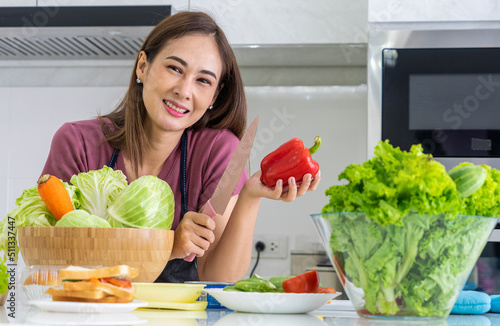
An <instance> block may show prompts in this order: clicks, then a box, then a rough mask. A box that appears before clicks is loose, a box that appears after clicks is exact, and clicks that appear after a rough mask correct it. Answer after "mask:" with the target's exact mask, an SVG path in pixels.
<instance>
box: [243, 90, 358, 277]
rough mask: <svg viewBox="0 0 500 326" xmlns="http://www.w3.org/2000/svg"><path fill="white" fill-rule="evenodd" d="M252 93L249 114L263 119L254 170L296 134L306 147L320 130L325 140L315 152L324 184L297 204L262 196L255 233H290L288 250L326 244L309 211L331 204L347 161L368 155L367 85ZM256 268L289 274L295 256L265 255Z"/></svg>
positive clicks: (261, 272)
mask: <svg viewBox="0 0 500 326" xmlns="http://www.w3.org/2000/svg"><path fill="white" fill-rule="evenodd" d="M247 96H248V104H249V109H250V114H249V116H250V118H251V119H252V118H253V117H254V116H256V115H259V121H260V124H259V131H258V132H257V135H256V139H255V146H254V148H253V152H252V157H251V158H252V160H251V162H250V164H251V166H253V171H256V170H257V169H258V168H259V166H260V161H261V160H262V158H263V157H264V156H265V155H266V154H267V153H269V152H271V151H272V150H274V149H276V148H277V147H278V146H279V145H281V144H282V143H284V142H285V141H287V140H289V139H291V138H293V137H298V138H300V139H302V140H303V141H304V145H306V146H310V145H312V143H313V139H314V137H315V136H317V135H319V136H321V138H322V141H323V142H322V145H321V148H320V149H319V150H318V152H317V153H316V154H314V156H313V157H314V159H315V160H317V162H318V163H319V165H320V169H321V183H320V185H319V188H318V189H317V190H316V191H315V192H311V193H308V194H306V195H305V196H304V197H301V198H298V199H297V200H296V201H294V202H292V203H284V202H279V201H272V200H263V202H262V205H261V209H260V211H259V217H258V220H257V225H256V229H255V237H256V238H258V237H259V235H286V236H287V242H288V252H289V251H290V250H294V249H300V250H311V249H316V250H317V249H321V245H320V244H319V237H318V235H317V234H316V230H315V228H314V226H313V224H312V221H311V219H310V214H314V213H320V212H321V208H322V207H323V206H324V205H325V204H327V203H328V198H327V197H326V196H325V190H326V189H327V188H328V187H330V186H332V185H334V184H338V183H339V182H338V180H337V176H338V174H339V173H340V172H341V171H342V170H343V169H344V168H345V167H346V166H347V165H349V164H351V163H362V162H363V161H365V160H366V137H367V134H366V123H367V121H366V86H365V85H361V86H325V87H251V88H248V89H247ZM285 116H286V117H287V118H284V117H285ZM253 264H254V261H252V266H253ZM255 272H256V273H257V274H259V275H261V276H275V275H288V274H289V272H290V255H288V256H287V257H286V258H272V259H271V258H268V259H266V258H261V260H260V262H259V265H258V267H257V269H256V270H255Z"/></svg>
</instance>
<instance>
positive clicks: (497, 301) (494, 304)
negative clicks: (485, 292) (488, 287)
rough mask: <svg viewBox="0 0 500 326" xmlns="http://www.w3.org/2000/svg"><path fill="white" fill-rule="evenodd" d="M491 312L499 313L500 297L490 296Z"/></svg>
mask: <svg viewBox="0 0 500 326" xmlns="http://www.w3.org/2000/svg"><path fill="white" fill-rule="evenodd" d="M490 298H491V312H500V295H490Z"/></svg>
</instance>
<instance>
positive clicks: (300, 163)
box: [260, 136, 321, 187]
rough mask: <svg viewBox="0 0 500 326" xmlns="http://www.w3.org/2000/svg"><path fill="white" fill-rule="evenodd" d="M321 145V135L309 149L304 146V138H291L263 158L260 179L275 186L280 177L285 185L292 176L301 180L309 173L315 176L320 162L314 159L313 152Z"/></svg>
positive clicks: (269, 185) (270, 185) (268, 184)
mask: <svg viewBox="0 0 500 326" xmlns="http://www.w3.org/2000/svg"><path fill="white" fill-rule="evenodd" d="M320 145H321V138H320V137H319V136H317V137H316V138H314V145H313V146H312V147H311V148H309V149H308V148H307V147H305V146H304V143H302V140H300V139H298V138H293V139H290V140H289V141H287V142H286V143H284V144H283V145H281V146H280V147H278V148H277V149H276V150H275V151H273V152H272V153H270V154H268V155H267V156H266V157H264V159H262V162H261V163H260V170H261V171H262V175H261V177H260V181H261V182H262V183H263V184H265V185H266V186H268V187H274V186H276V182H277V181H278V180H280V179H281V180H283V186H285V185H287V184H288V178H290V177H294V178H295V180H297V181H301V180H302V178H303V177H304V175H305V174H307V173H310V174H312V176H313V177H314V176H315V175H316V173H318V171H319V164H318V162H316V161H315V160H313V159H312V157H311V154H314V153H315V152H316V151H317V150H318V148H319V146H320Z"/></svg>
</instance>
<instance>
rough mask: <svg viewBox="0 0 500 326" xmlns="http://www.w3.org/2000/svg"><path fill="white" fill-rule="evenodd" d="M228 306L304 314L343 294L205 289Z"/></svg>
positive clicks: (269, 311) (255, 310) (268, 311)
mask: <svg viewBox="0 0 500 326" xmlns="http://www.w3.org/2000/svg"><path fill="white" fill-rule="evenodd" d="M205 291H206V292H207V293H208V294H210V295H211V296H213V297H214V298H215V299H216V300H217V301H219V302H220V303H221V304H222V305H223V306H226V308H228V309H231V310H235V311H239V312H252V313H262V314H303V313H308V312H310V311H313V310H316V309H318V308H319V307H321V306H323V305H325V304H326V303H328V301H330V300H332V299H333V298H335V297H337V296H339V295H341V294H342V293H341V292H337V293H275V292H239V291H224V290H223V289H205Z"/></svg>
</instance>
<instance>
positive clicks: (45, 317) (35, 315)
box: [0, 300, 500, 326]
mask: <svg viewBox="0 0 500 326" xmlns="http://www.w3.org/2000/svg"><path fill="white" fill-rule="evenodd" d="M336 301H339V306H338V307H336V308H333V309H326V308H325V309H320V310H316V311H314V312H312V313H309V314H250V313H238V312H233V311H231V310H218V309H207V310H203V311H181V310H160V309H149V310H148V309H138V310H135V311H133V312H130V313H124V314H117V315H113V314H93V315H90V316H86V315H78V314H70V313H54V312H45V311H42V310H40V309H38V308H36V307H32V306H27V305H20V306H16V307H15V310H14V314H13V316H15V318H11V317H9V314H10V315H11V316H12V309H10V310H9V309H8V308H7V307H5V306H3V307H0V324H7V323H11V324H12V323H16V324H20V325H200V326H208V325H217V326H238V325H242V326H243V325H244V326H250V325H251V326H253V325H256V326H279V325H287V326H299V325H306V326H331V325H342V326H351V325H352V326H354V325H356V326H372V325H373V326H392V325H432V326H455V325H456V326H458V325H460V326H462V325H472V326H473V325H478V326H479V325H480V326H483V325H484V326H489V325H500V314H483V315H450V316H449V317H448V318H447V319H439V320H418V321H415V320H410V321H400V320H391V319H368V318H359V317H358V316H357V314H356V312H355V311H353V310H352V309H351V308H350V307H349V305H348V304H347V303H348V301H347V300H336ZM342 307H345V308H342Z"/></svg>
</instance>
